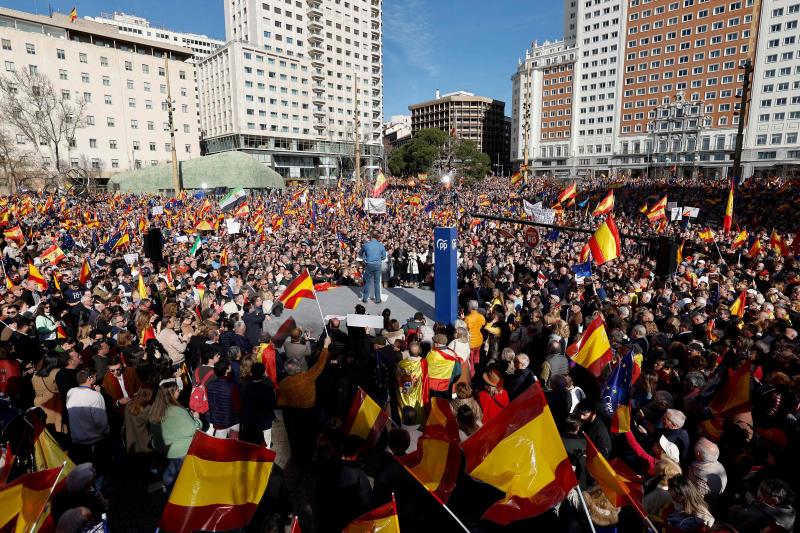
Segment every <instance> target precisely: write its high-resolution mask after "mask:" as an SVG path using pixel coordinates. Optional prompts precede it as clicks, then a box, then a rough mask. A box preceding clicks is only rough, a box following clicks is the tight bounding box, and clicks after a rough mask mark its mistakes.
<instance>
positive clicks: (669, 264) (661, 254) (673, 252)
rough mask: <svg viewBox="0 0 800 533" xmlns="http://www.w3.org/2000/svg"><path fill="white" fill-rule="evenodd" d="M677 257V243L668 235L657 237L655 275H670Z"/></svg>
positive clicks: (675, 266)
mask: <svg viewBox="0 0 800 533" xmlns="http://www.w3.org/2000/svg"><path fill="white" fill-rule="evenodd" d="M677 259H678V243H676V242H675V241H673V240H672V239H670V238H669V237H659V238H658V255H657V256H656V276H671V275H672V274H674V273H675V269H676V268H677V266H678V265H677Z"/></svg>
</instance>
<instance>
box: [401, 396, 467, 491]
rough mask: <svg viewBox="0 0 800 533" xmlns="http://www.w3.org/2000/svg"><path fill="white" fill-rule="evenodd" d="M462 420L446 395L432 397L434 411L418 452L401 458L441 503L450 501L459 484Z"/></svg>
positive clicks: (406, 466)
mask: <svg viewBox="0 0 800 533" xmlns="http://www.w3.org/2000/svg"><path fill="white" fill-rule="evenodd" d="M458 444H459V438H458V422H456V418H455V416H454V415H453V412H452V411H451V410H450V404H449V403H448V402H447V400H445V399H444V398H431V403H430V413H429V414H428V419H427V420H426V421H425V426H424V427H423V429H422V436H421V437H420V438H419V441H418V442H417V449H416V451H414V452H412V453H410V454H408V455H404V456H402V457H398V458H397V461H398V462H399V463H400V464H401V465H403V466H404V467H405V468H406V470H408V471H409V473H410V474H411V475H412V476H414V479H416V480H417V481H419V482H420V484H421V485H422V486H423V487H425V488H426V489H427V490H428V492H430V493H431V494H433V496H434V498H436V499H437V500H438V501H439V502H441V503H447V500H448V498H450V494H451V493H452V492H453V489H454V488H455V486H456V479H457V477H458V470H459V466H460V464H461V449H460V448H459V446H458Z"/></svg>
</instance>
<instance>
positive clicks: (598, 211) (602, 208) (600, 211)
mask: <svg viewBox="0 0 800 533" xmlns="http://www.w3.org/2000/svg"><path fill="white" fill-rule="evenodd" d="M613 210H614V191H610V192H609V193H608V195H607V196H606V197H605V198H603V199H602V200H600V203H599V204H597V207H595V208H594V211H592V216H595V217H599V216H601V215H607V214H608V213H610V212H612V211H613Z"/></svg>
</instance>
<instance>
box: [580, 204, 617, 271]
mask: <svg viewBox="0 0 800 533" xmlns="http://www.w3.org/2000/svg"><path fill="white" fill-rule="evenodd" d="M588 246H589V252H591V254H592V259H594V262H595V263H597V264H598V265H602V264H603V263H606V262H608V261H611V260H612V259H616V258H617V257H619V256H620V253H621V250H620V239H619V231H618V230H617V225H616V224H615V223H614V217H613V216H609V217H608V218H607V219H606V221H605V222H603V223H602V224H600V227H599V228H597V231H595V232H594V235H592V237H591V238H590V239H589V244H588ZM581 260H582V261H583V260H584V258H583V253H581Z"/></svg>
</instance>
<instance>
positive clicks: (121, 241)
mask: <svg viewBox="0 0 800 533" xmlns="http://www.w3.org/2000/svg"><path fill="white" fill-rule="evenodd" d="M130 243H131V238H130V236H129V235H128V234H127V233H124V234H123V235H122V237H120V238H119V239H117V242H115V243H114V244H113V245H112V246H111V251H112V252H113V251H114V250H117V249H118V248H122V247H123V246H127V245H129V244H130Z"/></svg>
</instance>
